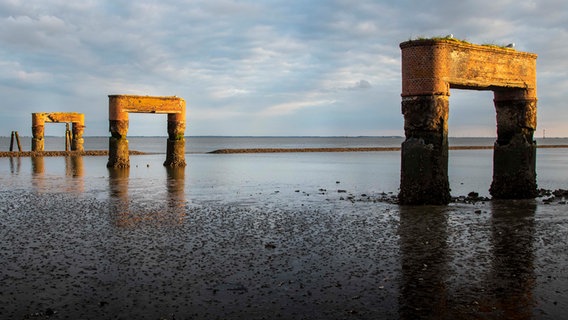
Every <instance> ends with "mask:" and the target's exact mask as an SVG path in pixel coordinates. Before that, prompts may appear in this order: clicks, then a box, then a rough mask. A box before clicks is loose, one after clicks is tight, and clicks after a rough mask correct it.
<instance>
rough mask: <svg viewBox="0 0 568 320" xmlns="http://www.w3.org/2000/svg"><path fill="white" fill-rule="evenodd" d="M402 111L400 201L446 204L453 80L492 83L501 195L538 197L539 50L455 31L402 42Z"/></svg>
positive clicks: (461, 84)
mask: <svg viewBox="0 0 568 320" xmlns="http://www.w3.org/2000/svg"><path fill="white" fill-rule="evenodd" d="M400 48H401V50H402V94H401V96H402V114H403V115H404V133H405V136H406V139H405V141H404V142H403V143H402V148H401V181H400V193H399V200H400V203H401V204H447V203H448V202H449V201H450V188H449V181H448V124H447V123H448V112H449V95H450V89H451V88H457V89H473V90H492V91H493V93H494V105H495V109H496V112H497V141H496V142H495V144H494V153H493V182H492V183H491V188H490V193H491V195H492V196H493V197H494V198H534V197H535V196H536V194H537V184H536V169H535V168H536V164H535V161H536V142H535V141H534V140H533V134H534V131H535V129H536V102H537V98H536V58H537V55H536V54H533V53H528V52H519V51H516V50H514V49H511V48H501V47H496V46H484V45H475V44H470V43H466V42H462V41H456V40H451V39H426V40H415V41H407V42H403V43H401V44H400Z"/></svg>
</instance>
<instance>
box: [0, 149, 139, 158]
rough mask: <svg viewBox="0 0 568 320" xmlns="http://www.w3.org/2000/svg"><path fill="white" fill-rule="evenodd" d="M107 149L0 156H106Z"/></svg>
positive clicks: (131, 152)
mask: <svg viewBox="0 0 568 320" xmlns="http://www.w3.org/2000/svg"><path fill="white" fill-rule="evenodd" d="M128 153H129V154H131V155H144V154H148V153H146V152H140V151H135V150H130V151H129V152H128ZM107 155H108V150H85V151H0V157H69V156H107Z"/></svg>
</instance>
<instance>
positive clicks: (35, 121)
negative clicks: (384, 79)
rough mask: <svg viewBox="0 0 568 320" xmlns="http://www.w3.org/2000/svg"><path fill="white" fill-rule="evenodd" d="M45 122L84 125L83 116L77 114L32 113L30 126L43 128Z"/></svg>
mask: <svg viewBox="0 0 568 320" xmlns="http://www.w3.org/2000/svg"><path fill="white" fill-rule="evenodd" d="M46 122H55V123H59V122H62V123H68V122H71V123H76V124H80V125H84V124H85V115H84V114H83V113H78V112H35V113H32V126H33V127H35V126H43V125H44V124H45V123H46Z"/></svg>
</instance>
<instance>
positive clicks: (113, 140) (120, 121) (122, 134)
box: [107, 95, 186, 168]
mask: <svg viewBox="0 0 568 320" xmlns="http://www.w3.org/2000/svg"><path fill="white" fill-rule="evenodd" d="M108 97H109V113H108V114H109V131H110V134H111V137H110V140H109V158H108V163H107V167H109V168H127V167H129V166H130V158H129V154H128V140H127V139H126V134H127V132H128V113H131V112H133V113H161V114H167V115H168V140H167V150H166V161H165V162H164V166H167V167H185V165H186V163H185V137H184V133H185V100H183V99H182V98H180V97H149V96H135V95H110V96H108Z"/></svg>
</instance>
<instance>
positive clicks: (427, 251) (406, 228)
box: [399, 206, 448, 319]
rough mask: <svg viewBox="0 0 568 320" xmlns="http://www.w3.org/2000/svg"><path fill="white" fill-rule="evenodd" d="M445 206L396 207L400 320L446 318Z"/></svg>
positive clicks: (446, 259) (446, 251)
mask: <svg viewBox="0 0 568 320" xmlns="http://www.w3.org/2000/svg"><path fill="white" fill-rule="evenodd" d="M446 210H447V208H446V207H441V206H440V207H433V206H432V207H430V206H424V207H410V206H401V207H400V227H399V235H400V251H401V269H402V275H401V277H402V281H401V288H400V297H399V315H400V318H401V319H444V318H447V311H448V310H447V309H448V308H447V300H448V297H447V295H448V288H447V284H446V281H447V279H446V276H447V275H448V245H447V242H446V241H447V228H448V222H447V218H448V217H447V212H446Z"/></svg>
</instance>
